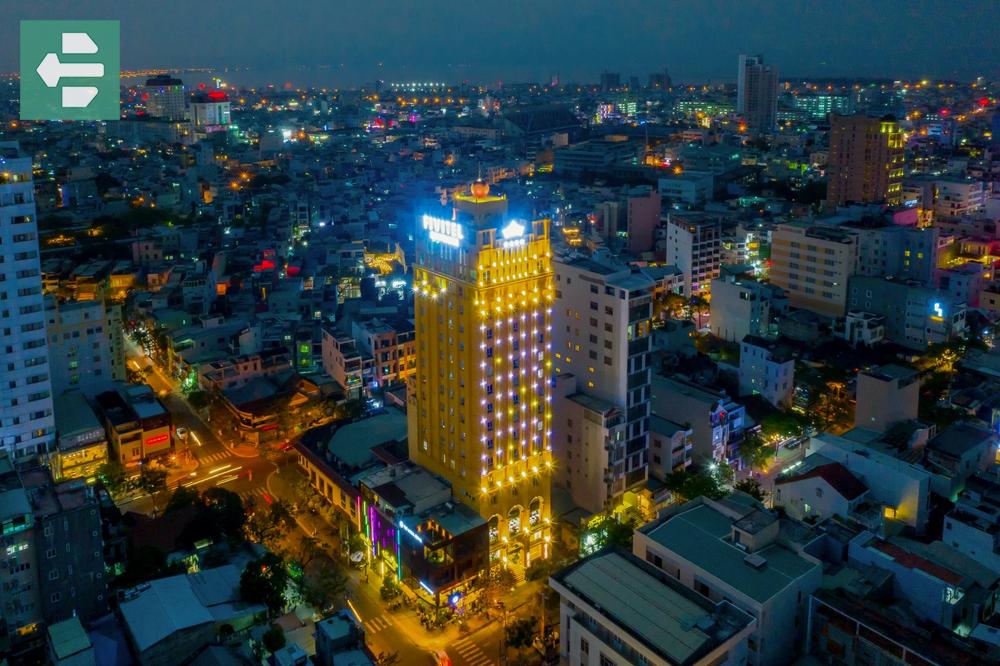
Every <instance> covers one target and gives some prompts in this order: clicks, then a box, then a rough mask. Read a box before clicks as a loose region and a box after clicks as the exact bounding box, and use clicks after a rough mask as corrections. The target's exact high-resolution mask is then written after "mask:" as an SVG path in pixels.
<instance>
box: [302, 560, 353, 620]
mask: <svg viewBox="0 0 1000 666" xmlns="http://www.w3.org/2000/svg"><path fill="white" fill-rule="evenodd" d="M345 591H347V577H346V576H345V575H344V573H343V572H342V571H341V570H340V568H339V567H336V566H333V565H329V566H324V567H322V568H320V569H319V570H318V571H317V572H316V573H315V574H310V575H307V576H305V577H304V579H303V585H302V596H303V597H304V598H305V600H306V603H307V604H309V605H310V606H312V607H313V608H315V609H317V610H321V611H322V610H325V609H326V608H329V607H330V606H331V605H339V604H338V603H337V602H338V601H339V600H340V599H343V596H344V592H345Z"/></svg>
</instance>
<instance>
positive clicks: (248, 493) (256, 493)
mask: <svg viewBox="0 0 1000 666" xmlns="http://www.w3.org/2000/svg"><path fill="white" fill-rule="evenodd" d="M238 494H239V496H240V499H241V500H243V501H244V502H246V501H247V500H248V499H250V498H251V497H263V496H265V495H267V490H266V489H265V488H264V486H257V487H256V488H251V489H250V490H244V491H243V492H241V493H238Z"/></svg>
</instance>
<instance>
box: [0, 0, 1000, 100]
mask: <svg viewBox="0 0 1000 666" xmlns="http://www.w3.org/2000/svg"><path fill="white" fill-rule="evenodd" d="M0 12H2V13H0V16H3V20H2V21H0V71H14V70H16V68H17V41H18V36H17V29H18V27H17V26H18V23H17V21H18V20H19V19H27V18H35V19H41V18H50V19H57V18H59V19H71V18H117V19H120V20H121V22H122V65H123V67H124V68H126V69H128V68H142V67H171V66H173V67H183V66H209V67H219V66H236V65H243V66H251V67H254V68H257V69H258V70H262V71H259V72H258V75H259V76H265V74H263V71H273V72H275V76H280V75H281V74H280V72H285V71H292V67H293V66H295V65H300V64H305V65H309V66H317V65H330V66H331V68H330V69H329V70H325V72H318V73H317V72H315V71H314V72H313V73H312V74H310V75H309V76H312V77H313V78H317V77H329V78H330V79H331V80H330V83H331V84H334V85H350V84H354V83H359V82H363V81H367V80H372V79H374V78H376V77H378V78H382V79H385V80H444V81H447V82H455V81H460V80H474V81H496V80H500V79H502V80H504V81H526V80H536V81H547V80H548V78H549V77H550V76H551V75H552V74H555V73H558V74H559V75H560V78H561V79H562V80H563V81H564V82H567V81H583V82H589V81H596V80H597V78H598V74H599V72H600V71H601V70H602V69H605V68H607V69H610V70H612V71H620V72H621V74H622V75H623V77H627V76H629V75H633V74H635V75H638V76H640V79H641V80H642V81H643V82H645V79H646V76H647V74H648V73H649V72H650V71H653V70H658V69H661V68H663V67H667V68H668V69H669V70H670V73H671V75H672V76H673V77H674V80H675V81H704V80H712V81H726V80H733V79H735V76H736V60H737V55H738V54H739V53H741V52H743V53H763V54H764V57H765V60H766V61H767V62H769V63H773V64H776V65H777V66H778V68H779V71H780V73H781V75H782V76H793V75H802V76H815V77H822V76H862V77H863V76H875V77H879V76H881V77H887V78H893V77H897V78H899V77H928V78H960V79H971V78H973V77H975V76H976V75H979V74H983V75H986V76H989V77H997V76H1000V39H997V32H996V31H997V26H1000V2H996V1H995V0H985V1H983V2H967V3H966V2H963V3H951V2H924V1H918V0H913V1H908V2H904V1H902V0H898V1H893V2H888V1H881V0H836V1H832V2H787V1H781V0H776V1H774V2H755V1H742V2H741V1H737V0H732V1H730V2H723V1H715V0H695V1H692V0H686V1H682V2H677V1H674V0H658V1H657V0H647V1H645V2H639V1H632V0H605V1H604V2H591V1H589V0H497V1H496V2H493V3H486V2H480V1H477V0H470V1H469V2H452V1H448V0H417V1H407V0H396V1H395V2H385V1H383V0H370V1H366V2H346V1H338V0H327V1H318V0H291V1H286V2H272V1H271V0H242V1H239V2H229V1H213V0H197V1H195V0H157V1H155V2H153V1H147V0H132V1H131V2H124V1H122V0H0ZM379 63H383V66H382V67H381V69H380V68H379V65H378V64H379ZM309 82H310V83H312V82H313V81H309ZM254 83H259V81H258V82H254Z"/></svg>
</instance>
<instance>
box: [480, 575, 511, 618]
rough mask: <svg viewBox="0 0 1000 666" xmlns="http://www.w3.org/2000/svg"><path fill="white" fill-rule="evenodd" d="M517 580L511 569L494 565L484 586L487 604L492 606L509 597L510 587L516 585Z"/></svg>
mask: <svg viewBox="0 0 1000 666" xmlns="http://www.w3.org/2000/svg"><path fill="white" fill-rule="evenodd" d="M516 582H517V580H516V579H515V578H514V574H513V573H511V571H510V569H505V568H503V567H500V566H496V567H493V568H492V569H491V570H490V572H489V573H488V574H487V576H486V580H485V585H484V588H483V592H484V594H483V596H484V597H485V598H486V604H487V606H488V607H490V608H492V607H494V606H496V605H497V603H498V602H499V601H502V600H503V599H505V598H507V596H508V595H509V594H510V588H512V587H514V584H515V583H516Z"/></svg>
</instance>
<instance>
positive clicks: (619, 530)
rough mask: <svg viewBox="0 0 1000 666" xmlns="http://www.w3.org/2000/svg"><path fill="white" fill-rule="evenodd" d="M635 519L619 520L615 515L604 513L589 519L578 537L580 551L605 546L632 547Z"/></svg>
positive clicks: (590, 550) (591, 550)
mask: <svg viewBox="0 0 1000 666" xmlns="http://www.w3.org/2000/svg"><path fill="white" fill-rule="evenodd" d="M635 524H636V521H635V519H629V520H624V521H623V520H619V519H618V517H617V516H610V515H604V516H601V518H599V519H597V520H595V521H591V523H590V525H589V526H588V527H587V529H586V530H584V532H583V535H582V536H581V537H580V551H581V552H582V554H584V555H589V554H590V553H594V552H597V551H598V550H600V549H602V548H604V547H606V546H620V547H622V548H627V549H629V550H631V549H632V535H633V534H634V533H635Z"/></svg>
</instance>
